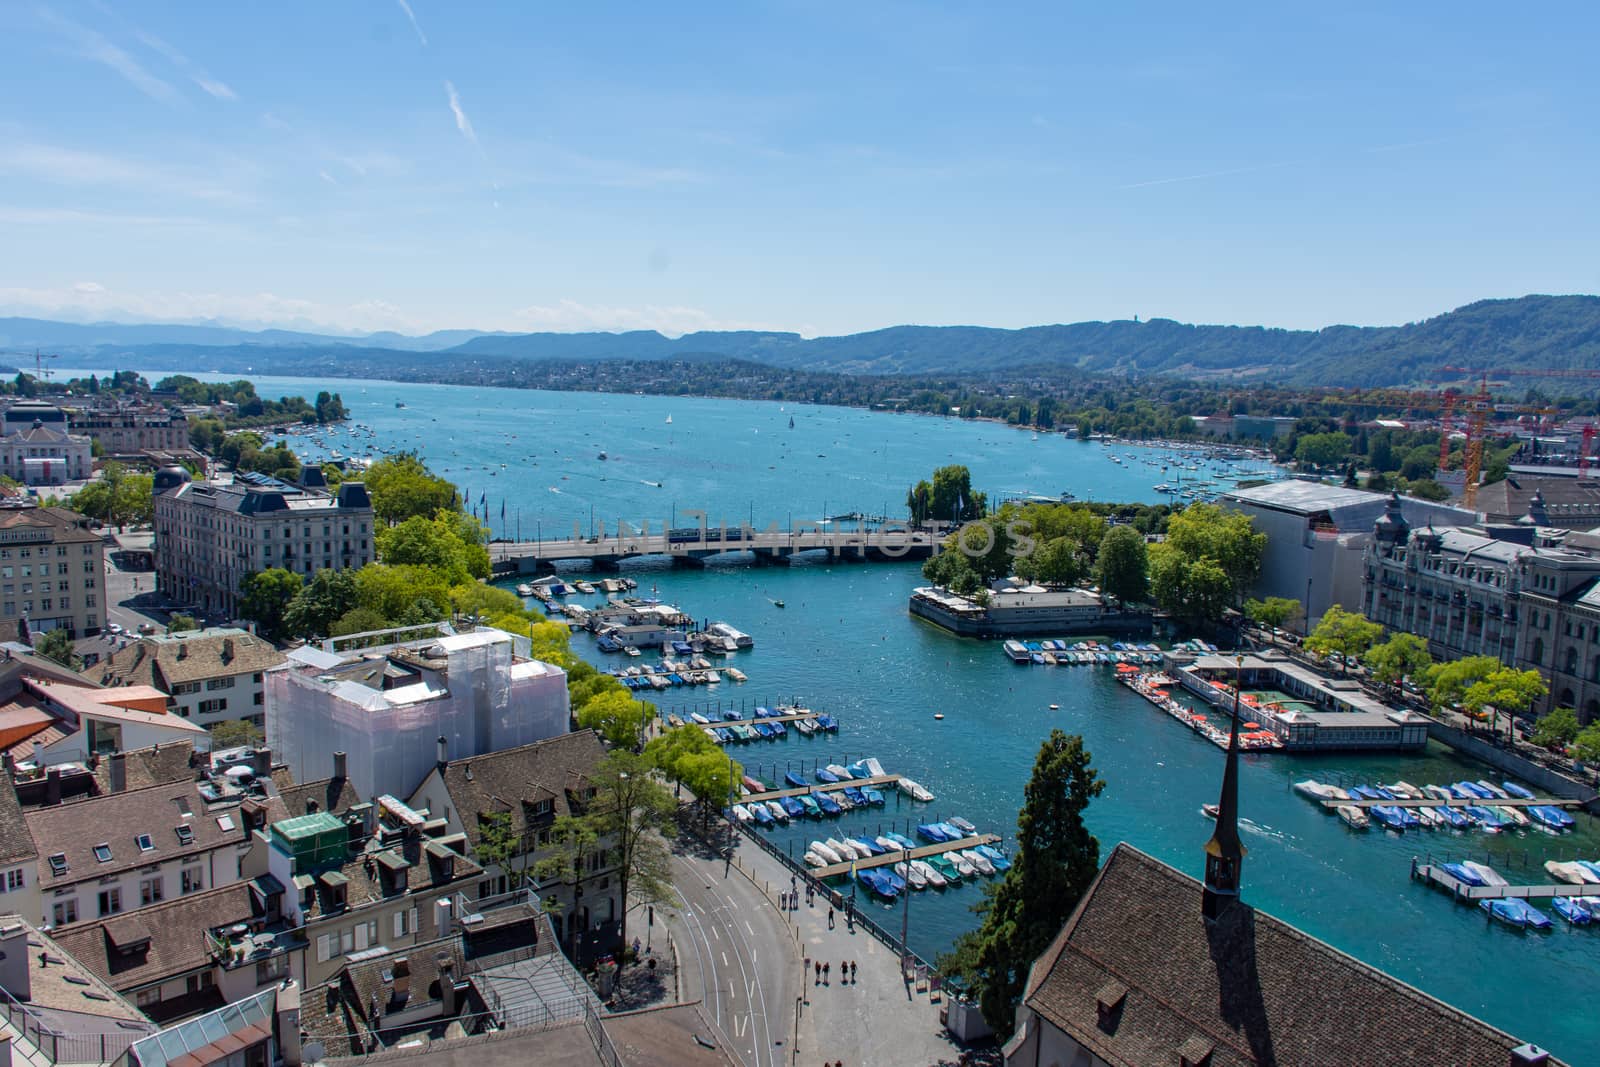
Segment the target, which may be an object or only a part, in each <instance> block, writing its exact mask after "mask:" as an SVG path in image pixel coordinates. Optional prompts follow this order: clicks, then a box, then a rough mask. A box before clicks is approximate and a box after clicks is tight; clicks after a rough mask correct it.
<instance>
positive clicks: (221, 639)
mask: <svg viewBox="0 0 1600 1067" xmlns="http://www.w3.org/2000/svg"><path fill="white" fill-rule="evenodd" d="M283 662H284V656H283V653H281V652H279V651H278V650H277V649H276V648H275V647H273V645H272V643H271V642H270V641H266V640H263V639H262V638H259V637H256V636H255V635H254V634H251V633H249V632H247V631H245V630H238V629H232V628H214V629H206V630H190V631H187V632H181V631H180V632H179V633H175V634H152V635H150V636H148V637H140V638H139V639H138V640H136V641H133V642H131V643H129V644H127V645H124V646H123V647H122V648H119V649H118V650H117V651H116V652H114V653H112V654H111V655H110V656H109V657H107V658H106V659H103V660H101V661H100V662H99V663H96V664H95V665H94V666H92V667H89V668H88V669H86V670H84V671H83V672H82V673H83V676H84V677H85V678H87V679H89V680H90V681H91V682H93V683H94V684H95V685H100V686H128V685H140V686H149V687H150V688H152V689H155V690H157V691H158V692H161V693H165V694H166V695H167V711H168V712H170V713H171V714H173V715H177V716H178V717H180V718H184V719H190V720H192V721H194V722H197V723H199V724H200V725H201V726H205V727H208V728H209V727H211V726H214V725H216V724H217V723H219V722H228V721H231V720H235V719H242V720H244V721H246V722H249V723H251V724H252V725H254V726H255V727H257V728H258V729H264V728H265V726H266V672H267V671H268V670H270V669H271V668H273V667H276V666H278V665H280V664H282V663H283Z"/></svg>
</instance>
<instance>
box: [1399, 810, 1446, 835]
mask: <svg viewBox="0 0 1600 1067" xmlns="http://www.w3.org/2000/svg"><path fill="white" fill-rule="evenodd" d="M1408 810H1410V812H1411V814H1413V815H1415V816H1416V817H1417V818H1418V819H1420V820H1422V825H1423V826H1424V827H1426V828H1427V829H1429V830H1433V829H1437V828H1438V827H1440V826H1443V825H1444V816H1443V815H1440V814H1439V813H1438V812H1437V811H1435V810H1434V809H1432V808H1411V809H1408Z"/></svg>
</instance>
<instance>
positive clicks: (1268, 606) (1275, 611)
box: [1244, 596, 1301, 630]
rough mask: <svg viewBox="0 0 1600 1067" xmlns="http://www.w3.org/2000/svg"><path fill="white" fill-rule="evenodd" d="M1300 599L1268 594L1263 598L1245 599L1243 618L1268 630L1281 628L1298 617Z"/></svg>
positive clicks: (1287, 625)
mask: <svg viewBox="0 0 1600 1067" xmlns="http://www.w3.org/2000/svg"><path fill="white" fill-rule="evenodd" d="M1300 611H1301V605H1300V601H1298V600H1295V599H1294V598H1292V597H1286V596H1269V597H1267V598H1266V599H1265V600H1246V601H1245V602H1244V614H1245V618H1247V619H1249V620H1250V621H1251V622H1253V623H1255V624H1256V625H1258V626H1265V627H1266V628H1267V629H1269V630H1283V629H1287V628H1289V627H1290V626H1292V625H1293V623H1294V620H1296V619H1298V618H1299V617H1300Z"/></svg>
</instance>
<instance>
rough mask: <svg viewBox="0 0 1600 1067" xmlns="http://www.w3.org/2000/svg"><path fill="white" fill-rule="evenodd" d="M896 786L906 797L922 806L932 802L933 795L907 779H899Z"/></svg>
mask: <svg viewBox="0 0 1600 1067" xmlns="http://www.w3.org/2000/svg"><path fill="white" fill-rule="evenodd" d="M897 784H898V785H899V787H900V792H902V793H904V794H905V795H906V796H908V797H910V798H911V799H912V800H919V801H921V802H922V803H924V804H926V803H929V802H930V801H932V800H933V794H932V793H930V792H928V791H927V790H926V789H924V788H923V787H922V786H921V785H919V784H917V783H916V782H913V781H912V780H911V779H909V778H902V779H900V781H899V782H898V783H897Z"/></svg>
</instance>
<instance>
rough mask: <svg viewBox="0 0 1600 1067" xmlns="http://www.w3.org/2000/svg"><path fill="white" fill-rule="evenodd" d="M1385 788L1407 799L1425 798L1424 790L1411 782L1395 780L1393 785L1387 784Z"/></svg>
mask: <svg viewBox="0 0 1600 1067" xmlns="http://www.w3.org/2000/svg"><path fill="white" fill-rule="evenodd" d="M1384 788H1386V789H1388V790H1389V792H1391V793H1393V794H1394V795H1395V796H1397V797H1400V798H1402V799H1405V800H1421V799H1422V798H1423V792H1422V790H1420V789H1418V788H1417V787H1416V786H1414V785H1412V784H1411V783H1410V782H1395V783H1394V784H1393V785H1389V786H1385V787H1384Z"/></svg>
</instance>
